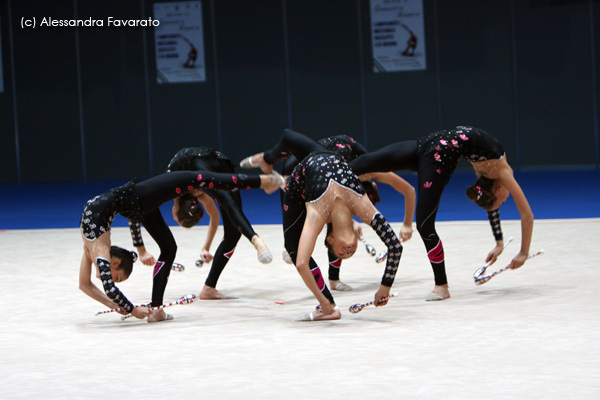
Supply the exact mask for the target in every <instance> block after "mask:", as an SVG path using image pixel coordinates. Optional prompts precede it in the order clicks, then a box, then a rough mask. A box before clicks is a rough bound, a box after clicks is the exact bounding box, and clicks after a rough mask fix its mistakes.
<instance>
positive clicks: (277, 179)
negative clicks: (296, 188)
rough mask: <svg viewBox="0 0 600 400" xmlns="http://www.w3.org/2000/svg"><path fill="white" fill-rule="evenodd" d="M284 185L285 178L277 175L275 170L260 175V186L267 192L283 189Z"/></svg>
mask: <svg viewBox="0 0 600 400" xmlns="http://www.w3.org/2000/svg"><path fill="white" fill-rule="evenodd" d="M285 185H286V180H285V178H284V177H283V176H281V175H279V173H278V172H277V171H273V172H272V173H270V174H265V175H261V176H260V187H261V189H263V190H264V191H265V193H267V194H272V193H275V192H276V191H277V190H279V189H281V190H284V191H285Z"/></svg>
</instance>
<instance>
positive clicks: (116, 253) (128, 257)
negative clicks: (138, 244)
mask: <svg viewBox="0 0 600 400" xmlns="http://www.w3.org/2000/svg"><path fill="white" fill-rule="evenodd" d="M110 256H111V257H115V258H118V259H119V260H121V265H120V266H119V269H122V270H123V272H124V273H125V277H126V278H129V275H131V271H133V263H134V262H136V261H137V259H138V255H137V253H136V252H135V251H129V250H126V249H124V248H122V247H119V246H110Z"/></svg>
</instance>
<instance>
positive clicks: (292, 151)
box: [263, 129, 327, 172]
mask: <svg viewBox="0 0 600 400" xmlns="http://www.w3.org/2000/svg"><path fill="white" fill-rule="evenodd" d="M313 151H327V148H326V147H325V146H323V145H322V144H320V143H319V142H317V141H316V140H314V139H312V138H309V137H308V136H305V135H303V134H301V133H298V132H294V131H293V130H291V129H284V131H283V135H281V138H280V139H279V142H277V144H276V145H275V146H274V147H273V148H272V149H271V150H268V151H265V153H264V156H263V157H264V159H265V162H267V163H268V164H275V163H277V162H278V161H279V160H281V158H282V157H284V156H289V155H293V156H294V157H295V158H296V159H297V160H298V161H301V160H303V159H304V158H305V157H306V156H308V155H309V154H310V153H312V152H313ZM298 161H296V163H295V164H297V163H298ZM295 164H293V165H292V164H291V163H290V164H289V166H288V168H289V167H290V166H291V169H294V166H295ZM290 172H291V170H290Z"/></svg>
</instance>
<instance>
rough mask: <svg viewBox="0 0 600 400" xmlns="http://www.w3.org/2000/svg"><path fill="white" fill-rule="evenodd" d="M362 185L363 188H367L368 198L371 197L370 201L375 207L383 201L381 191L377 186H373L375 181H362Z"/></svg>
mask: <svg viewBox="0 0 600 400" xmlns="http://www.w3.org/2000/svg"><path fill="white" fill-rule="evenodd" d="M360 183H362V185H363V188H365V192H366V193H367V196H369V200H371V203H373V205H375V204H377V203H379V202H380V201H381V198H380V197H379V190H377V186H376V185H375V184H373V181H371V180H368V181H360Z"/></svg>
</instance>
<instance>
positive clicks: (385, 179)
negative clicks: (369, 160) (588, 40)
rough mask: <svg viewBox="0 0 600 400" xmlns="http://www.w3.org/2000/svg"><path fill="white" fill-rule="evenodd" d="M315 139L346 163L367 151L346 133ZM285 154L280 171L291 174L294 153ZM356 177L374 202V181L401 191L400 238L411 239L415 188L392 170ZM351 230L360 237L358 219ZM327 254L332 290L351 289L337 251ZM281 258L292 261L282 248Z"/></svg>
mask: <svg viewBox="0 0 600 400" xmlns="http://www.w3.org/2000/svg"><path fill="white" fill-rule="evenodd" d="M318 143H319V144H321V145H323V146H324V147H325V148H326V149H327V150H328V151H330V152H333V153H336V154H339V155H341V156H342V158H343V159H344V161H345V162H346V163H349V162H350V161H352V160H354V159H355V158H356V157H358V156H360V155H363V154H366V153H367V149H366V148H365V147H364V146H363V145H362V144H360V143H358V142H357V141H356V140H355V139H354V138H352V137H350V136H347V135H337V136H330V137H326V138H323V139H320V140H319V141H318ZM284 157H287V159H286V160H285V162H284V163H283V167H282V170H281V173H282V175H290V174H291V173H292V170H293V169H294V167H295V166H296V165H297V164H298V159H297V158H296V157H294V156H293V155H288V154H282V158H284ZM359 179H360V181H361V183H362V185H363V187H364V188H365V190H366V192H367V194H368V195H369V199H370V200H371V202H372V203H373V205H377V202H378V201H379V194H378V193H377V184H376V183H375V182H373V181H377V182H382V183H386V184H388V185H390V186H392V187H393V188H394V189H396V190H397V191H398V192H400V193H402V194H403V195H404V200H405V212H404V223H403V224H402V228H401V229H400V239H401V240H402V241H403V242H405V241H407V240H410V238H411V237H412V233H413V228H412V221H413V217H414V212H415V203H416V195H415V189H414V188H413V187H412V185H411V184H410V183H408V182H406V181H405V180H404V179H402V178H401V177H399V176H398V175H396V174H395V173H394V172H375V173H371V174H365V175H361V176H359ZM281 193H282V194H281V200H282V204H283V195H284V192H281ZM354 230H355V231H356V234H357V236H358V237H359V238H360V237H362V228H361V226H360V224H359V223H358V222H355V223H354ZM327 257H328V258H329V271H328V272H329V274H328V276H329V287H330V288H331V289H332V290H339V291H349V290H352V287H351V286H350V285H348V284H346V283H344V282H342V281H341V280H340V270H341V266H342V259H341V258H339V257H336V255H335V254H334V253H333V252H331V251H327ZM284 260H285V261H286V262H288V263H291V262H292V261H291V259H290V258H289V255H288V254H287V252H285V251H284Z"/></svg>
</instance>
